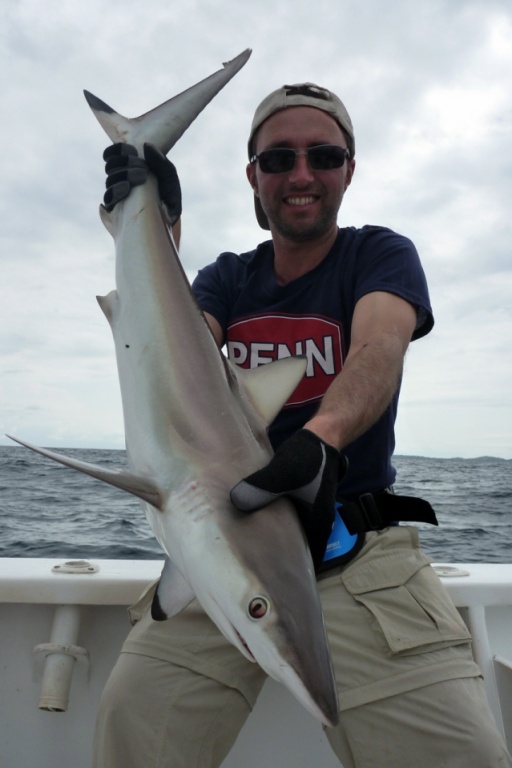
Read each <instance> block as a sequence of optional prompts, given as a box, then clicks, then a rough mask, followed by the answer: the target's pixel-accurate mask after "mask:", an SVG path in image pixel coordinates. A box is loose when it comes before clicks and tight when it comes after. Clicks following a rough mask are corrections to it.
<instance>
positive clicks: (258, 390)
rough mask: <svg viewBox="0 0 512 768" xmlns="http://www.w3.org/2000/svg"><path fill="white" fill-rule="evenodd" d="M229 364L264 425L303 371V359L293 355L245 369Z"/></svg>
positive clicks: (304, 369) (300, 356) (295, 386)
mask: <svg viewBox="0 0 512 768" xmlns="http://www.w3.org/2000/svg"><path fill="white" fill-rule="evenodd" d="M228 362H229V361H228ZM229 364H230V367H231V369H232V371H233V373H234V375H235V376H236V378H237V379H238V381H239V383H240V386H241V387H242V388H243V389H244V390H245V391H246V393H247V395H248V396H249V398H250V400H251V402H252V404H253V406H254V407H255V408H256V410H257V411H258V413H259V414H260V416H261V417H262V419H263V420H264V422H265V424H266V425H268V424H270V423H271V422H272V421H273V420H274V419H275V417H276V416H277V414H278V413H279V411H280V410H281V408H282V407H283V405H284V404H285V403H286V401H287V400H288V398H289V397H290V395H291V394H292V392H293V391H294V390H295V389H296V388H297V386H298V385H299V383H300V381H301V379H302V377H303V376H304V373H305V371H306V366H307V358H306V357H305V356H304V355H295V356H293V357H285V358H283V359H282V360H274V361H273V362H271V363H267V364H266V365H260V366H258V367H257V368H249V369H245V368H240V367H239V366H237V365H233V364H232V363H229Z"/></svg>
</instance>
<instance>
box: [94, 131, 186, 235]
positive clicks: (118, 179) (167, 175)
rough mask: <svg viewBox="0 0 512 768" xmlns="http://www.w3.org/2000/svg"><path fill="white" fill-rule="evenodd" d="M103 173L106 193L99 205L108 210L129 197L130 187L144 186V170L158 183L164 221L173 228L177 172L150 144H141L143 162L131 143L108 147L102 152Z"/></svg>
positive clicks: (178, 191)
mask: <svg viewBox="0 0 512 768" xmlns="http://www.w3.org/2000/svg"><path fill="white" fill-rule="evenodd" d="M103 159H104V160H105V172H106V174H107V180H106V187H107V191H106V192H105V195H104V197H103V204H104V206H105V208H106V209H107V211H109V212H110V211H112V210H113V209H114V207H115V206H116V205H117V203H119V202H120V201H121V200H124V199H125V198H126V197H128V195H129V194H130V190H131V188H132V187H136V186H138V185H139V184H144V182H145V181H146V179H147V177H148V169H149V170H150V171H151V172H152V173H154V175H155V176H156V178H157V181H158V193H159V195H160V199H161V200H162V202H163V204H164V205H165V209H166V213H167V219H168V221H169V224H170V226H173V224H175V223H176V222H177V221H178V219H179V218H180V216H181V187H180V180H179V178H178V173H177V171H176V168H175V166H174V165H173V163H171V161H170V160H169V159H168V158H167V157H166V156H165V155H164V154H162V152H160V150H159V149H157V148H156V147H155V146H154V144H144V159H143V158H142V157H139V156H138V152H137V150H136V149H135V147H134V146H132V145H131V144H124V143H118V144H111V145H110V146H109V147H107V148H106V150H105V151H104V153H103Z"/></svg>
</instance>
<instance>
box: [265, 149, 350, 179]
mask: <svg viewBox="0 0 512 768" xmlns="http://www.w3.org/2000/svg"><path fill="white" fill-rule="evenodd" d="M297 155H307V158H308V163H309V167H310V168H311V170H313V171H332V170H334V169H335V168H341V167H342V166H343V164H344V162H345V158H347V157H350V153H349V151H348V149H344V147H338V146H336V145H335V144H320V145H318V146H317V147H308V148H307V149H289V148H287V147H286V148H285V147H282V148H281V147H277V148H276V149H265V150H264V151H263V152H260V154H259V155H253V157H251V159H250V162H251V163H255V162H256V161H258V162H259V164H260V169H261V170H262V171H263V173H289V171H291V170H292V169H293V166H294V165H295V158H296V157H297Z"/></svg>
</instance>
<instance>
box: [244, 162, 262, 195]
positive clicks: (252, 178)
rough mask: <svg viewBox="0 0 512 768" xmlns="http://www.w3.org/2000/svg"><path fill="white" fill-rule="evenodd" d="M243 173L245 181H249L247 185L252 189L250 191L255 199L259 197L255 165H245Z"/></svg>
mask: <svg viewBox="0 0 512 768" xmlns="http://www.w3.org/2000/svg"><path fill="white" fill-rule="evenodd" d="M245 173H246V174H247V179H248V180H249V184H250V185H251V187H252V191H253V192H254V194H255V195H256V196H257V197H259V192H258V179H257V177H256V163H247V167H246V169H245Z"/></svg>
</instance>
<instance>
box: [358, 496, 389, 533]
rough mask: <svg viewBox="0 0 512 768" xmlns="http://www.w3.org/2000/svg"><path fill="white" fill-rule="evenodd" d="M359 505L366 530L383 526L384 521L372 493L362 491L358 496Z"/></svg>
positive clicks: (376, 529) (375, 529) (378, 528)
mask: <svg viewBox="0 0 512 768" xmlns="http://www.w3.org/2000/svg"><path fill="white" fill-rule="evenodd" d="M358 501H359V506H360V508H361V511H362V513H363V517H364V520H365V523H366V525H367V528H366V530H367V531H378V530H380V529H381V528H384V521H383V519H382V516H381V514H380V512H379V509H378V507H377V504H376V502H375V499H374V497H373V493H362V494H361V495H360V496H359V499H358Z"/></svg>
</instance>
